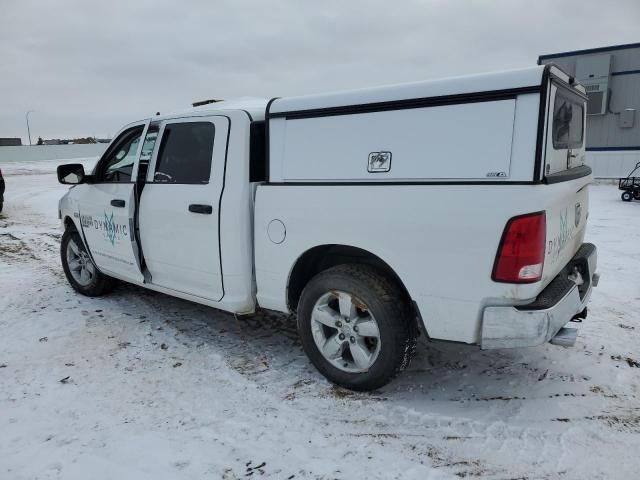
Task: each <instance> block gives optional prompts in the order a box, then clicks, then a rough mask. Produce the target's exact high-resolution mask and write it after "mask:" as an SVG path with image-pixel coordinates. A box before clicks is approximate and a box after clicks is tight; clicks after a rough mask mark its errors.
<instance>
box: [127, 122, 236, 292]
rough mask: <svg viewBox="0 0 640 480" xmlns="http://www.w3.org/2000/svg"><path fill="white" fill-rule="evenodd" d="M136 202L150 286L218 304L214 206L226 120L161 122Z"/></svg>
mask: <svg viewBox="0 0 640 480" xmlns="http://www.w3.org/2000/svg"><path fill="white" fill-rule="evenodd" d="M157 135H158V138H159V141H157V142H155V148H154V151H153V155H152V158H151V161H150V163H149V166H148V172H147V176H146V182H145V185H144V188H143V190H142V194H141V197H140V204H139V213H138V218H139V229H140V242H141V245H142V252H143V256H144V262H145V265H146V269H147V270H148V272H149V274H150V276H151V278H150V279H149V278H148V279H147V281H150V283H152V284H154V285H158V286H160V287H164V288H169V289H171V290H175V291H177V292H182V293H186V294H189V295H194V296H198V297H201V298H204V299H208V300H213V301H219V300H221V299H222V296H223V283H222V269H221V261H220V236H219V215H220V211H219V204H220V203H219V202H220V198H221V195H222V191H223V188H224V164H225V154H226V153H225V152H226V145H227V137H228V135H229V120H228V119H227V118H226V117H223V116H202V117H186V118H185V117H182V118H176V119H171V120H165V121H163V122H161V124H160V126H159V133H157Z"/></svg>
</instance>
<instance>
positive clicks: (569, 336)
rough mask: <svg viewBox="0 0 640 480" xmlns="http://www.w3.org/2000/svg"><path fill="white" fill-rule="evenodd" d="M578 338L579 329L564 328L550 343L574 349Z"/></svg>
mask: <svg viewBox="0 0 640 480" xmlns="http://www.w3.org/2000/svg"><path fill="white" fill-rule="evenodd" d="M577 338H578V329H577V328H567V327H563V328H561V329H560V330H558V333H556V336H555V337H553V338H552V339H551V340H549V343H551V344H553V345H560V346H561V347H573V346H574V345H575V343H576V339H577Z"/></svg>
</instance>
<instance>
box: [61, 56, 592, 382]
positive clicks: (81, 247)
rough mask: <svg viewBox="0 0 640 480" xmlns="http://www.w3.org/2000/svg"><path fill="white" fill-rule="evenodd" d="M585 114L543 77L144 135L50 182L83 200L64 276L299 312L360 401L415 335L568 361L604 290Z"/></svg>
mask: <svg viewBox="0 0 640 480" xmlns="http://www.w3.org/2000/svg"><path fill="white" fill-rule="evenodd" d="M585 100H586V97H585V91H584V88H582V86H580V85H577V84H576V83H575V82H574V80H573V79H572V78H570V77H569V76H568V75H566V74H565V73H563V72H562V71H561V70H559V69H558V68H556V67H553V66H544V67H543V66H539V67H534V68H529V69H524V70H517V71H511V72H500V73H493V74H483V75H474V76H466V77H459V78H450V79H443V80H437V81H426V82H416V83H412V84H403V85H394V86H387V87H377V88H369V89H363V90H357V91H349V92H340V93H332V94H323V95H312V96H302V97H289V98H274V99H271V100H266V99H265V100H261V99H240V100H237V101H224V102H220V103H216V104H212V105H204V106H201V107H198V108H194V109H192V110H189V111H187V112H182V113H180V114H175V115H166V116H159V117H153V118H150V119H147V120H142V121H140V122H136V123H134V124H131V125H128V126H127V127H125V128H124V129H123V130H122V131H121V132H120V133H119V134H118V136H116V138H115V139H114V140H113V142H112V144H111V145H110V147H109V149H108V150H107V151H106V152H105V154H104V155H103V157H102V158H101V159H100V160H99V162H98V164H97V166H96V168H95V170H94V171H93V172H92V174H91V175H86V174H85V173H84V171H81V170H80V169H79V168H78V166H77V165H75V166H74V165H67V166H62V167H61V169H60V170H59V178H60V180H61V181H62V182H63V183H75V184H79V185H77V186H76V187H75V188H73V189H72V190H70V192H69V193H68V194H67V195H65V197H63V199H62V200H61V202H60V215H61V218H62V220H63V224H64V228H65V238H64V239H63V243H62V249H63V250H62V258H63V266H64V267H65V272H66V273H67V277H68V278H69V281H70V282H71V284H72V285H73V286H74V288H76V289H77V290H79V291H80V292H82V293H85V294H89V295H92V294H101V293H104V292H106V291H107V290H108V287H109V285H110V284H111V283H110V282H111V280H110V279H112V278H118V279H121V280H125V281H127V282H131V283H135V284H138V285H141V286H144V287H147V288H150V289H154V290H158V291H161V292H165V293H168V294H171V295H175V296H178V297H181V298H186V299H189V300H193V301H196V302H199V303H203V304H206V305H211V306H213V307H216V308H220V309H223V310H226V311H230V312H234V313H236V314H249V313H252V312H253V311H255V309H256V308H259V307H260V308H265V309H271V310H276V311H280V312H287V313H291V312H293V313H297V315H298V328H299V331H300V335H301V338H302V343H303V347H304V349H305V352H306V353H307V354H308V356H309V358H310V359H311V361H312V362H313V363H314V365H315V366H316V367H317V368H318V369H319V370H320V372H321V373H323V374H324V375H325V376H326V377H327V378H329V379H330V380H332V381H334V382H336V383H338V384H341V385H344V386H347V387H350V388H355V389H372V388H377V387H379V386H381V385H383V384H384V383H386V382H388V381H389V380H390V379H391V378H392V377H393V375H395V374H396V373H397V372H398V371H400V370H401V369H402V368H404V367H405V366H406V365H407V363H408V360H409V358H410V356H411V353H412V351H413V345H415V338H416V336H417V335H418V334H423V335H426V336H427V337H429V338H431V339H439V340H450V341H456V342H464V343H469V344H477V345H480V346H481V347H482V348H501V347H524V346H535V345H540V344H542V343H545V342H548V341H552V342H555V343H560V344H563V345H572V344H573V343H574V342H575V339H576V330H575V329H569V328H565V325H566V324H567V322H569V320H571V319H573V318H578V317H579V318H583V317H585V316H586V303H587V301H588V298H589V296H590V294H591V288H592V286H594V285H595V284H596V283H597V274H596V273H595V270H596V249H595V247H594V246H593V245H590V244H585V243H583V240H584V233H585V229H586V219H587V216H588V185H589V183H590V182H591V178H592V177H591V170H590V169H589V167H588V166H586V165H584V145H585V140H584V136H585V121H584V120H585V114H586V112H585ZM136 142H137V143H136ZM83 275H84V276H83Z"/></svg>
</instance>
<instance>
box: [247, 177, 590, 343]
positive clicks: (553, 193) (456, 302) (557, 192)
mask: <svg viewBox="0 0 640 480" xmlns="http://www.w3.org/2000/svg"><path fill="white" fill-rule="evenodd" d="M563 188H564V187H558V186H551V185H299V186H298V185H261V186H259V187H258V190H257V194H256V214H255V249H256V251H255V257H256V281H257V288H258V294H257V298H258V302H259V304H260V305H261V306H262V307H265V308H271V309H275V310H280V311H287V310H288V307H287V302H286V292H287V282H288V279H289V275H290V273H291V270H292V269H293V267H294V265H295V262H296V261H297V259H298V258H299V257H300V256H301V255H302V254H303V253H304V252H306V251H307V250H309V249H310V248H313V247H315V246H318V245H325V244H341V245H349V246H355V247H358V248H362V249H365V250H367V251H369V252H371V253H373V254H374V255H377V256H378V257H380V258H381V259H382V260H384V261H385V262H386V263H387V264H389V265H390V266H391V268H393V269H394V271H395V272H396V273H397V274H398V276H399V277H400V279H401V280H402V281H403V283H404V285H405V287H406V288H407V290H408V291H409V293H410V295H411V297H412V298H413V300H414V301H416V303H417V304H418V307H419V309H420V313H421V315H422V317H423V320H424V322H425V326H426V329H427V333H428V335H429V336H430V337H432V338H438V339H445V340H454V341H460V342H467V343H477V342H478V341H479V332H480V321H481V314H482V309H483V307H484V306H485V305H504V304H518V303H526V302H527V301H529V300H530V299H532V298H534V297H535V296H536V295H537V294H538V293H539V291H540V290H542V288H544V286H545V285H546V283H548V281H550V280H551V278H547V277H545V278H544V279H543V281H541V282H537V283H535V284H528V285H513V284H502V283H496V282H493V281H492V280H491V271H492V268H493V263H494V258H495V254H496V251H497V248H498V244H499V241H500V237H501V235H502V231H503V229H504V226H505V224H506V222H507V220H508V219H509V218H511V217H513V216H515V215H521V214H523V213H529V212H534V211H540V210H546V209H547V208H549V209H552V208H554V206H555V205H556V203H557V197H558V196H562V195H564V193H563V192H564V190H563ZM552 214H553V215H555V214H556V212H555V210H553V213H552ZM274 219H278V220H280V221H282V222H283V223H284V224H285V228H286V238H285V240H284V241H283V242H282V243H280V244H275V243H273V242H271V241H270V240H269V237H268V234H267V228H268V225H269V222H271V221H272V220H274ZM580 235H582V233H579V232H576V235H575V236H574V238H573V240H572V241H573V242H578V241H579V239H580ZM565 248H566V247H565ZM562 251H563V252H564V249H563V250H562ZM563 255H564V254H563V253H562V252H561V254H560V255H559V256H558V259H557V260H556V261H557V262H562V261H563V260H562V259H563V258H564V257H563Z"/></svg>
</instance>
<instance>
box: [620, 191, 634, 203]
mask: <svg viewBox="0 0 640 480" xmlns="http://www.w3.org/2000/svg"><path fill="white" fill-rule="evenodd" d="M620 197H621V198H622V201H623V202H630V201H631V200H633V195H632V194H631V192H622V195H621V196H620Z"/></svg>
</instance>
